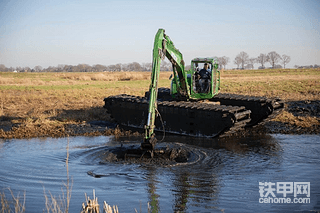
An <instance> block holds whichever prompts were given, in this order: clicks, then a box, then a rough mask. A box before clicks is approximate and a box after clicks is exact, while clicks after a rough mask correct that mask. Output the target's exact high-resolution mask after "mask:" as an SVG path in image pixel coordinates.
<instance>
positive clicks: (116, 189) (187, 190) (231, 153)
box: [0, 135, 320, 212]
mask: <svg viewBox="0 0 320 213" xmlns="http://www.w3.org/2000/svg"><path fill="white" fill-rule="evenodd" d="M68 141H69V154H70V157H69V163H68V167H69V174H70V177H72V182H73V186H72V197H71V204H70V210H71V212H79V211H80V209H81V204H82V202H84V201H85V197H84V194H85V193H87V194H88V195H89V196H90V197H91V195H92V190H93V189H95V191H96V196H97V197H98V200H99V202H100V204H102V201H103V200H105V201H107V203H109V204H111V205H118V207H119V210H120V212H134V209H135V208H136V209H137V210H138V211H140V208H141V209H142V212H147V203H148V202H149V204H150V206H151V207H152V208H153V209H154V210H158V211H160V212H175V211H183V212H221V211H225V212H292V211H305V210H307V211H308V210H318V211H319V210H320V166H319V165H320V136H319V135H260V136H252V137H245V138H228V139H220V140H192V139H190V138H182V137H166V142H167V144H161V145H160V146H165V145H168V144H171V143H176V145H177V144H178V145H179V146H182V147H185V148H188V149H189V150H190V149H191V150H192V152H191V153H190V156H189V160H188V162H187V163H182V164H175V165H171V166H158V165H152V164H151V165H150V164H138V165H137V164H131V163H123V162H112V163H110V162H109V161H107V160H106V159H105V157H106V155H105V154H106V153H107V152H108V150H110V149H112V148H114V147H118V146H120V145H121V144H122V145H123V146H131V145H132V146H133V145H137V143H139V142H140V141H139V140H138V139H137V140H135V139H132V138H131V139H128V138H122V139H118V140H116V139H115V138H113V137H105V136H101V137H71V138H69V139H68V138H59V139H52V138H46V139H31V140H2V141H1V140H0V162H1V166H0V167H1V169H0V189H1V190H2V191H3V190H4V192H5V193H6V194H7V196H9V192H8V190H6V189H5V188H7V187H10V189H11V190H12V191H13V193H14V194H15V195H16V194H18V193H19V192H20V196H21V195H22V194H23V192H24V191H25V192H26V212H42V211H43V210H44V209H45V199H44V189H45V190H46V191H47V194H48V191H50V192H51V194H52V195H54V196H56V197H59V195H61V194H62V192H61V188H63V184H64V183H66V181H67V172H66V156H67V146H68ZM195 144H197V146H195ZM259 182H262V183H265V182H271V183H275V184H277V182H310V203H260V202H259V198H261V197H260V193H259ZM272 188H275V189H276V186H274V187H272ZM264 189H266V188H264ZM279 190H280V189H279ZM287 190H289V191H290V189H287ZM273 192H274V194H275V196H276V197H277V198H283V197H284V196H283V193H282V194H281V193H280V194H279V193H277V190H275V191H273ZM302 192H303V191H302ZM266 193H267V192H266V191H265V192H264V194H266ZM298 196H300V198H302V197H306V195H305V194H303V193H301V194H300V195H298ZM267 197H268V198H272V195H270V194H269V195H268V196H267ZM286 198H292V200H293V199H294V195H293V193H288V194H287V195H286ZM300 201H301V202H302V199H301V200H300Z"/></svg>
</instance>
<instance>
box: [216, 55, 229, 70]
mask: <svg viewBox="0 0 320 213" xmlns="http://www.w3.org/2000/svg"><path fill="white" fill-rule="evenodd" d="M218 63H219V65H220V66H223V68H224V69H226V65H227V64H228V63H229V58H228V57H227V56H223V57H219V58H218ZM220 68H221V67H220Z"/></svg>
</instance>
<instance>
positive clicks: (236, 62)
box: [233, 56, 241, 69]
mask: <svg viewBox="0 0 320 213" xmlns="http://www.w3.org/2000/svg"><path fill="white" fill-rule="evenodd" d="M233 63H235V64H236V65H237V68H238V69H239V66H240V64H241V58H240V57H238V56H237V57H236V58H235V59H234V61H233Z"/></svg>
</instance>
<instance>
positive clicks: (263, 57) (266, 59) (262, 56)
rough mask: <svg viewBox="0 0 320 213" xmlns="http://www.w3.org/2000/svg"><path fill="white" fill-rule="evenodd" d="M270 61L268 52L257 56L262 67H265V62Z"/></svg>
mask: <svg viewBox="0 0 320 213" xmlns="http://www.w3.org/2000/svg"><path fill="white" fill-rule="evenodd" d="M267 61H268V57H267V55H266V54H263V53H260V55H259V56H258V58H257V63H259V64H261V67H262V68H265V66H264V64H265V63H266V62H267Z"/></svg>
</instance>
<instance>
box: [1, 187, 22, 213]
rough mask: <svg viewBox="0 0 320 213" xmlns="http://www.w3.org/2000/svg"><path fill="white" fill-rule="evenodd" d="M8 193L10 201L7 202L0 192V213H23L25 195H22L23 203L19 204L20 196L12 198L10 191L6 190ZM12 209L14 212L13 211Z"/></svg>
mask: <svg viewBox="0 0 320 213" xmlns="http://www.w3.org/2000/svg"><path fill="white" fill-rule="evenodd" d="M8 190H9V191H10V194H11V197H12V200H9V199H7V198H6V195H5V193H4V192H3V193H1V192H0V201H1V203H0V204H1V208H0V211H1V212H2V213H5V212H8V213H10V212H15V213H23V212H25V210H26V208H25V202H26V193H24V194H23V202H22V203H21V200H20V195H19V194H18V195H17V196H14V194H13V192H12V190H11V189H8ZM13 209H14V211H13Z"/></svg>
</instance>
